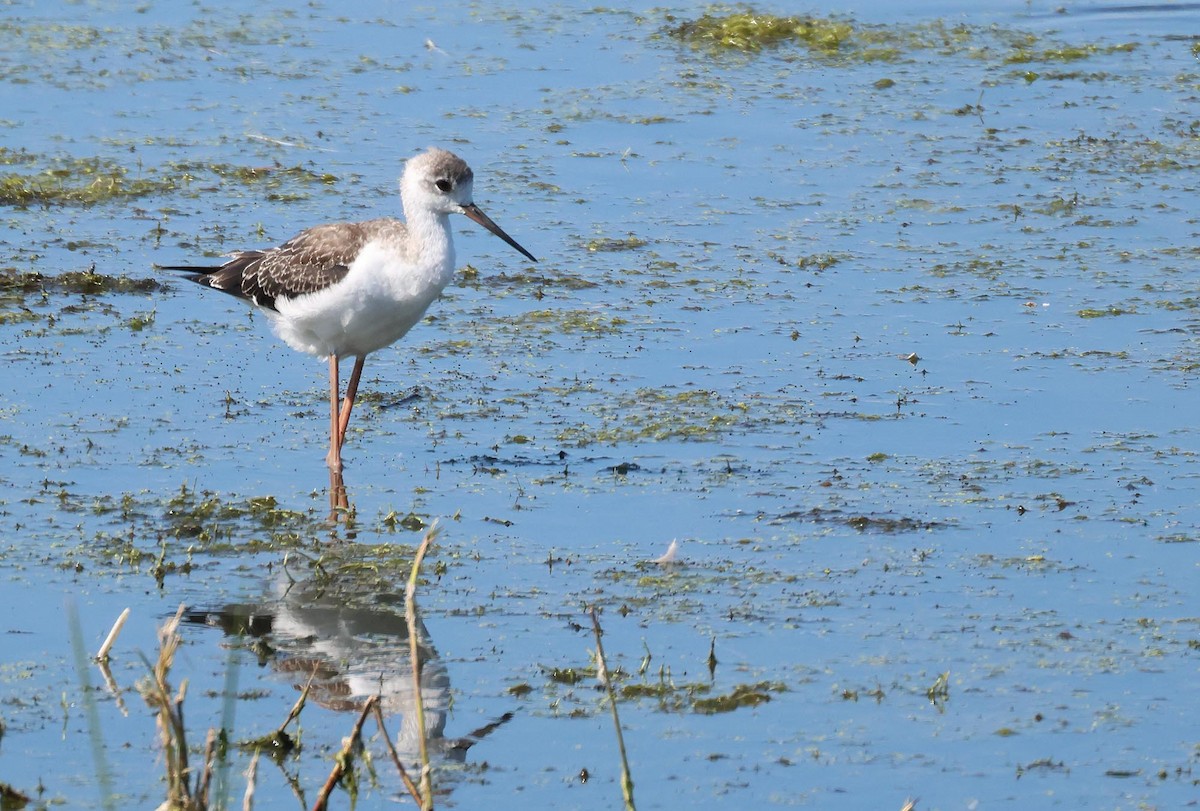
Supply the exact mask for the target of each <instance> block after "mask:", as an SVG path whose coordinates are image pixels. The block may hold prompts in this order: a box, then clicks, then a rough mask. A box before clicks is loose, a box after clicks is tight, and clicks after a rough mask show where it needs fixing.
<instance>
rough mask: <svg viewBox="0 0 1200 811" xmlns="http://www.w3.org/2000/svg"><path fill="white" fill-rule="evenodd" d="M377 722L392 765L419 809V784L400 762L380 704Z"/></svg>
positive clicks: (377, 711) (420, 804)
mask: <svg viewBox="0 0 1200 811" xmlns="http://www.w3.org/2000/svg"><path fill="white" fill-rule="evenodd" d="M376 698H378V696H376ZM375 721H376V722H377V723H378V724H379V731H380V732H382V733H383V742H384V743H386V744H387V749H388V754H389V755H391V756H392V763H395V764H396V770H397V771H398V772H400V779H401V780H403V781H404V787H405V788H406V789H408V793H409V794H410V795H412V798H413V802H415V803H416V804H417V807H418V808H419V807H421V806H422V805H423V803H422V802H421V792H420V790H418V789H417V784H416V783H414V782H413V781H412V778H411V777H409V776H408V770H407V769H405V768H404V764H403V763H401V762H400V755H399V754H398V753H397V752H396V747H395V746H394V745H393V744H392V737H391V736H390V735H388V731H387V724H385V723H384V722H383V710H381V709H380V708H379V704H378V703H376V705H375Z"/></svg>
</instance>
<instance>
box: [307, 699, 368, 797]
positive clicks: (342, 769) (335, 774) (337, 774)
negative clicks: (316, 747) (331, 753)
mask: <svg viewBox="0 0 1200 811" xmlns="http://www.w3.org/2000/svg"><path fill="white" fill-rule="evenodd" d="M378 703H379V696H371V697H370V698H368V699H367V704H366V706H365V707H363V710H362V712H361V713H359V715H358V720H357V721H355V722H354V729H353V730H352V731H351V733H350V737H349V738H347V739H346V742H345V743H344V744H343V745H342V751H341V752H339V753H338V754H337V757H335V758H334V763H333V770H332V771H331V772H330V773H329V777H328V779H326V781H325V785H324V786H322V787H321V793H320V794H319V795H317V801H316V802H315V803H313V811H324V810H325V809H326V808H327V807H328V803H329V795H330V794H331V793H332V792H333V789H334V787H335V786H337V784H338V781H340V780H341V779H342V776H343V775H345V773H346V770H347V768H348V766H349V764H350V763H351V762H352V758H353V757H354V750H355V749H356V748H358V747H361V746H362V728H363V724H364V723H366V720H367V715H369V714H370V712H371V708H372V707H374V706H375V705H376V704H378Z"/></svg>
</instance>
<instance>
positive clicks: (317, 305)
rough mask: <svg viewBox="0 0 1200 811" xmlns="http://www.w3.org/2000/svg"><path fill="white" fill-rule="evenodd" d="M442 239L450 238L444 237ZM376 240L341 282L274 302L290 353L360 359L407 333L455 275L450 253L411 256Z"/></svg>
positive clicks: (280, 331) (448, 246)
mask: <svg viewBox="0 0 1200 811" xmlns="http://www.w3.org/2000/svg"><path fill="white" fill-rule="evenodd" d="M447 236H449V235H448V234H447ZM403 248H404V245H403V244H401V243H397V242H395V241H391V240H385V239H379V240H375V241H372V242H369V243H367V244H366V245H365V246H363V249H362V250H361V251H359V253H358V256H357V257H356V258H355V259H354V261H353V263H351V265H350V269H349V271H348V272H347V273H346V275H345V277H344V278H342V280H341V281H339V282H338V283H337V284H334V285H332V286H330V287H327V288H326V289H324V290H321V291H318V292H316V293H307V294H305V295H302V296H296V297H295V298H288V299H277V300H276V303H275V307H276V309H277V311H278V313H277V316H276V319H275V330H276V332H277V333H278V334H279V337H280V338H282V339H283V340H284V341H286V342H287V344H288V345H289V346H291V347H292V348H293V349H298V350H300V351H302V352H308V353H310V354H313V355H317V356H320V357H327V356H329V355H337V356H338V357H339V358H341V357H350V356H356V355H365V354H367V353H369V352H374V351H375V350H377V349H382V348H383V347H385V346H389V345H391V344H393V343H395V342H396V341H398V340H399V339H400V338H402V337H403V336H404V334H405V333H406V332H408V331H409V330H410V329H412V327H413V325H415V324H416V323H417V322H418V321H420V320H421V317H422V316H423V315H424V314H425V310H426V309H427V308H428V307H429V305H430V304H432V303H433V301H434V300H435V299H436V298H437V297H438V296H439V295H440V294H441V292H442V290H443V289H444V288H445V286H446V285H447V283H449V281H450V278H451V277H452V275H453V273H454V248H453V245H452V244H450V242H449V240H448V239H447V240H446V245H445V248H444V249H443V250H438V251H424V252H421V253H420V254H418V255H416V256H414V255H412V253H410V252H407V251H405V250H403Z"/></svg>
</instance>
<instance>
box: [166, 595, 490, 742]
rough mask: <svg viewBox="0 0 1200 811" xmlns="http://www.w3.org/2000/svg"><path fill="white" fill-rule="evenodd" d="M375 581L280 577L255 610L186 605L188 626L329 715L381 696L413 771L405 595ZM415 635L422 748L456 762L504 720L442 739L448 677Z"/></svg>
mask: <svg viewBox="0 0 1200 811" xmlns="http://www.w3.org/2000/svg"><path fill="white" fill-rule="evenodd" d="M372 585H374V584H363V583H361V582H359V581H358V580H356V579H354V578H349V579H346V580H343V581H341V582H328V581H325V582H321V583H319V584H318V583H317V582H316V581H313V580H309V581H300V582H296V581H286V580H285V581H282V582H277V583H276V584H275V586H274V587H273V589H274V594H273V595H272V596H271V597H269V598H268V599H265V600H264V601H263V602H262V603H261V604H244V603H243V604H232V605H227V606H224V607H222V608H219V609H216V610H206V609H192V610H190V611H188V612H187V613H186V614H185V621H187V622H190V623H194V624H203V625H208V626H216V627H220V628H221V629H222V630H223V631H224V632H225V633H226V634H228V635H230V636H238V637H241V638H243V639H244V640H245V641H246V643H247V647H248V648H250V649H251V650H253V651H254V652H255V653H256V654H257V655H258V657H259V661H260V663H262V664H264V665H270V667H271V668H272V669H273V670H275V671H276V672H278V673H283V674H287V676H288V677H289V678H290V679H291V680H292V681H293V682H294V683H295V684H296V685H297V686H303V685H305V684H309V682H310V679H311V688H310V692H309V697H310V699H311V700H313V701H316V702H317V703H318V704H320V705H321V706H323V707H326V708H328V709H331V710H339V711H343V710H344V711H351V710H353V711H359V710H361V709H362V708H363V706H364V704H365V701H366V699H367V698H368V697H369V696H372V695H379V696H380V703H381V708H382V710H383V713H384V716H385V717H386V718H389V719H396V718H399V721H400V724H399V728H398V729H395V728H392V729H391V732H392V735H393V738H394V743H395V746H396V750H397V752H398V753H399V755H400V758H401V759H402V760H403V761H404V762H405V764H406V765H411V764H414V763H416V762H417V760H418V757H419V743H420V741H419V736H418V732H417V721H416V712H415V709H416V694H415V692H414V689H413V681H412V664H411V657H410V653H409V651H410V643H409V628H408V623H407V621H406V620H405V617H404V599H403V596H402V595H400V594H392V593H379V592H378V590H377V589H372V588H371V586H372ZM364 586H365V588H364ZM416 633H417V641H418V647H417V649H418V651H419V654H418V655H419V659H420V661H419V674H420V675H419V680H420V685H421V695H422V698H423V702H424V708H425V728H426V735H427V741H428V744H429V750H430V752H431V753H438V754H440V756H441V757H442V758H444V759H445V760H447V761H455V762H462V761H464V760H465V759H466V753H467V750H468V749H469V748H470V747H471V745H472V744H474V743H476V742H477V741H479V740H480V739H481V738H482V737H484V736H485V735H487V734H489V733H490V732H492V731H493V730H494V729H495V728H496V727H498V726H499V725H500V724H502V723H504V722H505V721H507V720H508V718H509V717H511V716H508V715H506V716H505V717H503V718H501V719H498V720H497V721H496V722H494V723H492V724H488V725H487V726H485V727H483V728H481V729H478V730H475V731H474V732H472V733H470V734H468V735H466V736H464V737H462V738H447V737H446V734H445V730H446V716H447V712H448V709H449V705H450V704H449V703H450V677H449V674H448V672H447V670H446V666H445V663H444V662H443V661H442V660H441V658H440V657H439V656H438V653H437V650H436V648H434V646H433V642H432V640H431V639H430V637H429V631H428V630H427V629H426V628H425V626H424V624H423V623H421V622H420V620H419V619H418V621H417V626H416ZM389 726H391V725H390V724H389Z"/></svg>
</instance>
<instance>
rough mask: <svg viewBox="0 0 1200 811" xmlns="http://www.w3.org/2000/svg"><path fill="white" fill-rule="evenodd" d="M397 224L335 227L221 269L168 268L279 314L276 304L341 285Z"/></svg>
mask: <svg viewBox="0 0 1200 811" xmlns="http://www.w3.org/2000/svg"><path fill="white" fill-rule="evenodd" d="M395 224H398V223H396V221H393V220H387V219H383V220H369V221H367V222H337V223H330V224H328V225H318V226H315V227H313V228H309V229H308V230H307V231H302V232H301V233H299V234H297V235H296V236H294V237H292V238H291V239H289V240H288V241H287V242H285V243H283V244H282V245H280V246H279V247H277V248H268V249H267V250H265V251H239V252H238V253H236V254H233V258H231V259H230V260H229V261H227V262H225V263H224V264H222V265H218V266H210V267H201V266H178V265H175V266H167V267H164V268H163V269H164V270H180V271H183V272H185V273H187V274H189V275H188V277H187V278H189V279H191V280H192V281H194V282H198V283H200V284H207V285H209V286H210V287H215V288H216V289H218V290H222V291H224V292H226V293H229V294H231V295H234V296H238V297H239V298H244V299H248V300H250V301H252V302H254V303H255V304H257V305H258V306H260V307H266V308H268V309H272V310H273V309H275V299H277V298H280V297H284V298H290V297H293V296H300V295H303V294H305V293H315V292H317V291H318V290H324V289H325V288H326V287H329V286H331V285H334V284H337V283H338V282H339V281H341V280H342V279H343V278H344V277H345V276H346V273H347V272H348V271H349V269H350V264H351V263H352V262H353V261H354V257H355V256H357V255H358V253H359V252H360V251H361V250H362V249H363V246H364V245H366V244H367V242H369V241H370V240H371V238H372V237H374V236H375V234H377V233H378V232H379V231H380V230H381V229H382V228H384V227H388V226H392V227H394V225H395Z"/></svg>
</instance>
